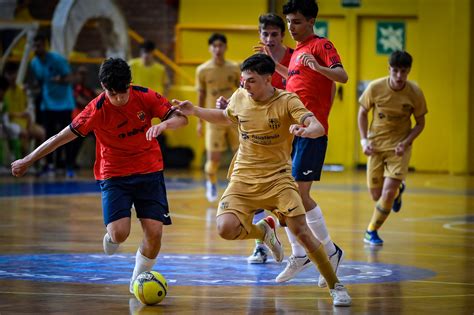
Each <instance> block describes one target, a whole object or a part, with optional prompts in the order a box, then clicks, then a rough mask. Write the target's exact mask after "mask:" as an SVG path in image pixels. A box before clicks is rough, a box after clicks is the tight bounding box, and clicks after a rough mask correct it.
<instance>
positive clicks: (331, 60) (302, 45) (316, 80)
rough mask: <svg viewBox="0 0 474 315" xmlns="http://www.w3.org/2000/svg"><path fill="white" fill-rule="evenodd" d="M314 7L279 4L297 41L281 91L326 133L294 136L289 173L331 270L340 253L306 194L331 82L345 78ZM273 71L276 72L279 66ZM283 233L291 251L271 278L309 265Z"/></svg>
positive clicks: (321, 152)
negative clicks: (315, 28)
mask: <svg viewBox="0 0 474 315" xmlns="http://www.w3.org/2000/svg"><path fill="white" fill-rule="evenodd" d="M318 11H319V8H318V5H317V3H316V2H315V1H314V0H289V1H288V2H287V3H286V4H285V5H284V6H283V14H285V15H286V21H287V24H288V30H289V32H290V34H291V37H292V38H293V39H294V40H295V41H296V43H297V45H296V48H295V51H294V52H293V55H292V57H291V60H290V64H289V66H288V72H287V75H288V78H287V83H286V89H287V91H289V92H294V93H296V94H297V95H298V96H299V97H300V99H301V101H302V102H303V104H304V105H305V106H306V108H307V109H309V110H310V111H311V112H312V113H313V114H314V115H315V116H316V118H317V119H318V120H319V121H320V122H321V124H322V125H323V126H324V129H325V130H326V136H324V137H320V138H317V139H304V138H301V137H295V140H294V141H293V152H292V161H293V165H292V175H293V177H294V178H295V180H296V182H297V184H298V189H299V193H300V196H301V198H302V199H303V204H304V207H305V209H306V220H307V222H308V226H309V227H310V228H311V230H312V231H313V233H314V235H315V236H316V238H317V239H318V240H319V241H320V242H321V243H322V244H324V247H325V249H326V252H327V254H328V255H329V260H330V262H331V265H332V266H333V268H334V271H337V268H338V266H339V263H340V262H341V260H342V257H343V254H344V253H343V251H342V250H341V249H340V248H339V247H337V245H335V244H334V243H333V242H332V240H331V238H330V236H329V233H328V231H327V228H326V223H325V221H324V217H323V214H322V212H321V208H320V207H319V205H318V204H317V203H316V201H315V200H313V199H312V198H311V196H310V190H311V185H312V183H313V181H319V180H320V177H321V171H322V167H323V164H324V158H325V155H326V148H327V141H328V138H327V134H328V117H329V112H330V110H331V105H332V101H333V96H334V82H341V83H346V82H347V80H348V77H347V73H346V71H345V70H344V68H343V67H342V63H341V58H340V57H339V55H338V53H337V51H336V48H335V47H334V45H333V44H332V43H331V42H330V41H329V40H328V39H326V38H323V37H319V36H317V35H315V34H314V31H313V26H314V22H315V19H316V16H317V15H318ZM277 69H278V70H279V71H280V73H282V72H281V70H280V69H281V67H277ZM282 74H284V73H282ZM286 231H287V234H288V238H289V240H290V243H291V248H292V255H291V256H290V258H289V260H288V264H287V266H286V268H285V270H283V272H281V273H280V274H279V275H278V276H277V278H276V281H277V282H282V281H288V280H290V279H292V278H293V277H294V276H295V275H296V274H297V273H299V272H300V271H301V270H303V269H305V268H306V267H308V265H309V264H310V263H311V261H310V260H309V259H308V257H307V256H306V254H305V253H304V249H303V247H302V246H301V245H300V244H298V242H297V241H296V238H295V236H294V235H293V234H291V232H290V231H289V230H288V229H286ZM319 286H321V287H324V286H326V282H325V280H324V278H323V277H320V278H319Z"/></svg>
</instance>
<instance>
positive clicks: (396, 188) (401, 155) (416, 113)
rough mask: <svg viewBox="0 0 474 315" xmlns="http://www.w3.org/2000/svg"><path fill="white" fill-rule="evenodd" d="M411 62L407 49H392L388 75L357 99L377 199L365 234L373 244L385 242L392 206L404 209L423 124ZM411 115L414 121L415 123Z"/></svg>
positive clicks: (372, 190) (369, 175) (421, 100)
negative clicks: (407, 181)
mask: <svg viewBox="0 0 474 315" xmlns="http://www.w3.org/2000/svg"><path fill="white" fill-rule="evenodd" d="M411 65H412V57H411V56H410V54H409V53H407V52H406V51H395V52H393V53H392V54H391V55H390V59H389V76H388V77H383V78H380V79H377V80H374V81H372V82H371V83H370V84H369V86H368V87H367V89H366V90H365V91H364V93H363V94H362V96H361V97H360V99H359V103H360V108H359V117H358V122H359V132H360V137H361V141H360V142H361V145H362V149H363V151H364V154H365V155H367V156H368V161H367V185H368V187H369V191H370V194H371V196H372V199H373V200H374V201H375V202H376V204H375V209H374V212H373V215H372V219H371V220H370V223H369V226H368V227H367V231H366V233H365V236H364V242H365V243H367V244H370V245H383V240H382V239H381V238H380V237H379V235H378V232H377V231H378V230H379V229H380V227H382V225H383V223H384V222H385V220H386V219H387V217H388V215H389V214H390V211H391V210H393V211H394V212H398V211H400V208H401V205H402V199H401V195H402V193H403V191H404V190H405V183H404V180H405V178H406V176H407V174H408V163H409V162H410V156H411V148H412V144H413V141H414V140H415V139H416V138H417V137H418V136H419V135H420V133H421V132H422V131H423V129H424V127H425V115H426V113H427V112H428V111H427V109H426V101H425V97H424V96H423V92H422V91H421V89H420V88H419V87H418V86H417V85H416V84H415V83H413V82H411V81H408V74H409V73H410V69H411ZM371 110H372V111H373V119H372V122H371V124H370V127H368V113H369V111H371ZM411 116H413V117H414V118H415V122H416V123H415V126H413V127H412V124H411ZM367 131H368V132H367Z"/></svg>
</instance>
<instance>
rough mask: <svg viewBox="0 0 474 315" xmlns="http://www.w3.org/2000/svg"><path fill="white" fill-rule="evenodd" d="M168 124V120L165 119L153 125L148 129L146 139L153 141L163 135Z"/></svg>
mask: <svg viewBox="0 0 474 315" xmlns="http://www.w3.org/2000/svg"><path fill="white" fill-rule="evenodd" d="M166 125H167V124H166V121H164V122H162V123H160V124H158V125H153V126H151V127H150V129H148V130H147V131H146V135H145V136H146V139H147V140H148V141H151V140H153V139H155V138H156V137H158V136H159V135H161V133H162V132H163V131H165V130H166V127H167V126H166Z"/></svg>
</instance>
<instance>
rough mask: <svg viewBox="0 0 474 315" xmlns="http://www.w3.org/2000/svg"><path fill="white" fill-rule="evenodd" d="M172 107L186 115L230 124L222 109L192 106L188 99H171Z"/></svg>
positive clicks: (213, 122)
mask: <svg viewBox="0 0 474 315" xmlns="http://www.w3.org/2000/svg"><path fill="white" fill-rule="evenodd" d="M172 103H173V105H174V108H176V109H177V110H178V111H179V112H180V113H182V114H183V115H186V116H196V117H198V118H199V119H202V120H205V121H207V122H210V123H212V124H226V125H228V124H231V121H230V120H229V119H228V118H227V117H226V116H225V115H224V111H223V110H222V109H214V108H202V107H197V106H194V105H193V103H191V102H190V101H187V100H186V101H179V100H173V101H172Z"/></svg>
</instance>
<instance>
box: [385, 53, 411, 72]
mask: <svg viewBox="0 0 474 315" xmlns="http://www.w3.org/2000/svg"><path fill="white" fill-rule="evenodd" d="M412 62H413V58H412V57H411V55H410V54H409V53H407V52H406V51H401V50H397V51H394V52H393V53H392V54H391V55H390V58H389V59H388V64H389V65H390V66H391V67H392V68H394V67H397V68H411V64H412Z"/></svg>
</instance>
